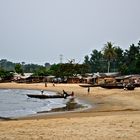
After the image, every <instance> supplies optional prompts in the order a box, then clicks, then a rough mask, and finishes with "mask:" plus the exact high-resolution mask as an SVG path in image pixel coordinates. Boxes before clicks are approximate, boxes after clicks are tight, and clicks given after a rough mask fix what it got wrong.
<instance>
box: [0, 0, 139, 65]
mask: <svg viewBox="0 0 140 140" xmlns="http://www.w3.org/2000/svg"><path fill="white" fill-rule="evenodd" d="M139 6H140V0H0V59H7V60H10V61H14V62H26V63H38V64H44V63H45V62H50V63H51V64H53V63H59V62H60V55H61V54H62V55H63V62H67V59H75V61H76V62H79V61H80V62H83V59H84V56H85V55H90V53H91V52H92V50H94V49H97V50H101V49H102V48H103V47H104V44H105V43H106V42H108V41H111V42H113V43H114V45H117V46H120V47H121V48H123V49H128V48H129V46H130V45H131V44H132V43H136V44H137V43H138V41H139V40H140V8H139Z"/></svg>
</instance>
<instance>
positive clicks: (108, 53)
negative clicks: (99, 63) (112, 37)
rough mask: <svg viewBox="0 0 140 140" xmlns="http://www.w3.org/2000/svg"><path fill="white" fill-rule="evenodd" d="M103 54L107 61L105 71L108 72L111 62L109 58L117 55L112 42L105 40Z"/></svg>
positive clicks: (111, 58)
mask: <svg viewBox="0 0 140 140" xmlns="http://www.w3.org/2000/svg"><path fill="white" fill-rule="evenodd" d="M103 54H104V57H105V58H106V59H107V61H108V68H107V71H108V73H109V72H110V62H111V60H113V59H115V58H116V55H117V54H116V52H115V47H114V46H113V43H111V42H107V44H105V45H104V48H103Z"/></svg>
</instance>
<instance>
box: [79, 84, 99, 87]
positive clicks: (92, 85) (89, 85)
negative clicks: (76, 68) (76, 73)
mask: <svg viewBox="0 0 140 140" xmlns="http://www.w3.org/2000/svg"><path fill="white" fill-rule="evenodd" d="M79 86H80V87H85V88H87V87H98V86H99V85H94V84H81V85H79Z"/></svg>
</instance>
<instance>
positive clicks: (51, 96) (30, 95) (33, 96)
mask: <svg viewBox="0 0 140 140" xmlns="http://www.w3.org/2000/svg"><path fill="white" fill-rule="evenodd" d="M27 96H28V97H30V98H38V99H50V98H64V99H66V98H67V97H69V96H74V93H71V94H67V93H66V92H64V93H63V94H56V95H46V94H27Z"/></svg>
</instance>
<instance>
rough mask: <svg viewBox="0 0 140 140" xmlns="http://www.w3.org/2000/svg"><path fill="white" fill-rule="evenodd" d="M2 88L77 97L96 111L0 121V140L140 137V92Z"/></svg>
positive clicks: (6, 85)
mask: <svg viewBox="0 0 140 140" xmlns="http://www.w3.org/2000/svg"><path fill="white" fill-rule="evenodd" d="M0 88H23V89H44V90H50V91H56V92H62V90H63V89H64V90H65V91H67V92H69V93H71V92H72V91H73V92H74V93H75V96H76V98H80V99H82V100H84V101H85V102H86V103H89V104H91V105H95V106H96V107H94V108H90V109H87V110H79V111H77V112H67V113H57V114H46V113H43V114H42V113H41V114H39V115H35V116H31V117H24V118H20V119H17V120H12V121H0V139H4V140H5V139H11V140H12V139H13V140H15V139H16V140H20V139H21V140H22V139H27V140H28V139H37V140H38V139H44V140H46V139H48V140H49V139H50V140H52V139H54V140H55V139H56V140H59V139H60V140H61V139H64V140H71V139H72V140H77V139H80V140H85V139H88V140H94V139H96V140H97V139H98V140H109V139H120V140H133V139H134V140H137V139H139V137H140V133H139V132H140V88H136V89H135V90H133V91H124V90H123V89H111V90H109V89H103V88H100V87H91V88H90V93H89V94H88V92H87V88H83V87H80V86H79V85H78V84H56V85H55V87H54V86H53V85H52V84H47V87H45V84H40V83H39V84H16V83H1V84H0Z"/></svg>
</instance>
